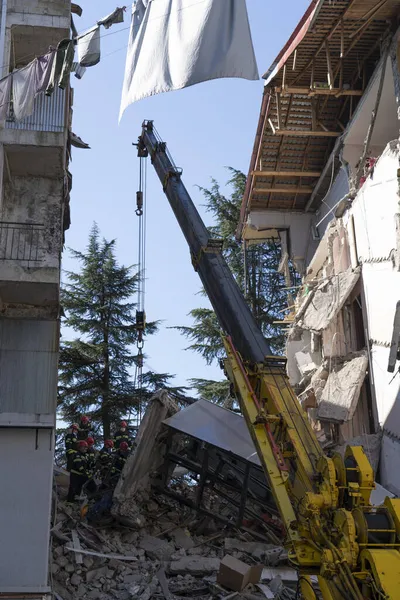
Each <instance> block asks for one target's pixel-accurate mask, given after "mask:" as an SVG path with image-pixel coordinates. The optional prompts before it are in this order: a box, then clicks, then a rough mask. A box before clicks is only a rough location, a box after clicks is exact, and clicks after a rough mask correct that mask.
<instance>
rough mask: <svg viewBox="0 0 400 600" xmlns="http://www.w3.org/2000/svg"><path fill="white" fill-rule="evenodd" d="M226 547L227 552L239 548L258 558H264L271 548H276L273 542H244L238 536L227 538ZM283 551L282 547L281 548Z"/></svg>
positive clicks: (238, 549) (239, 550) (240, 550)
mask: <svg viewBox="0 0 400 600" xmlns="http://www.w3.org/2000/svg"><path fill="white" fill-rule="evenodd" d="M224 547H225V551H226V552H232V551H234V550H237V551H238V552H246V553H247V554H251V555H252V556H253V557H254V558H256V559H257V560H262V559H263V557H264V556H265V555H266V554H267V553H268V552H270V551H271V550H276V546H274V545H273V544H263V543H261V542H243V541H242V540H237V539H236V538H225V540H224ZM279 550H280V551H282V549H281V548H279Z"/></svg>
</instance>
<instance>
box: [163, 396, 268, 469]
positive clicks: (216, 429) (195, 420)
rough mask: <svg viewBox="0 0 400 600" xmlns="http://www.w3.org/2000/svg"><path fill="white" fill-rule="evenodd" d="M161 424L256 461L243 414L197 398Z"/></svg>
mask: <svg viewBox="0 0 400 600" xmlns="http://www.w3.org/2000/svg"><path fill="white" fill-rule="evenodd" d="M164 423H165V425H168V427H172V428H173V429H176V430H178V431H181V432H182V433H186V434H187V435H190V436H192V437H194V438H196V439H198V440H201V441H203V442H207V443H208V444H212V445H213V446H217V448H221V449H222V450H225V451H226V452H231V453H232V454H235V455H236V456H239V457H240V458H244V459H245V460H248V461H249V462H252V463H254V464H256V465H259V464H260V460H259V458H258V456H257V453H256V449H255V447H254V444H253V440H252V439H251V437H250V433H249V431H248V429H247V425H246V423H245V420H244V419H243V417H241V416H240V415H237V414H235V413H234V412H232V411H230V410H226V409H225V408H221V407H220V406H217V405H216V404H212V403H211V402H207V400H198V401H197V402H195V403H194V404H192V405H191V406H188V408H185V409H184V410H181V411H180V412H178V413H176V414H175V415H173V416H172V417H170V418H169V419H166V420H165V421H164Z"/></svg>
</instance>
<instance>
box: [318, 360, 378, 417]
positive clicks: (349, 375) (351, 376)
mask: <svg viewBox="0 0 400 600" xmlns="http://www.w3.org/2000/svg"><path fill="white" fill-rule="evenodd" d="M367 367H368V356H367V354H366V353H362V354H361V355H359V356H356V357H355V358H352V359H350V360H348V361H347V362H345V363H344V365H343V366H342V367H341V368H337V369H335V370H333V371H332V372H331V373H330V374H329V376H328V379H327V381H326V385H325V387H324V389H323V392H322V395H321V400H320V403H319V406H318V411H317V417H318V419H320V420H326V421H334V422H337V423H343V422H346V421H350V420H351V419H352V418H353V416H354V413H355V411H356V408H357V403H358V398H359V396H360V390H361V386H362V384H363V383H364V379H365V375H366V372H367Z"/></svg>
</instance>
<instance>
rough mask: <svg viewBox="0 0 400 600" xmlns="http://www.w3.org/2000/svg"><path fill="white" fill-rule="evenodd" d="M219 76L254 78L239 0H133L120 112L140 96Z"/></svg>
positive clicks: (243, 8)
mask: <svg viewBox="0 0 400 600" xmlns="http://www.w3.org/2000/svg"><path fill="white" fill-rule="evenodd" d="M222 77H240V78H243V79H250V80H256V79H259V74H258V69H257V64H256V59H255V56H254V49H253V44H252V40H251V33H250V26H249V21H248V16H247V9H246V1H245V0H137V2H135V3H134V4H133V7H132V22H131V30H130V36H129V45H128V52H127V56H126V65H125V77H124V83H123V89H122V98H121V108H120V116H119V118H120V119H121V117H122V115H123V113H124V111H125V109H126V107H127V106H128V105H129V104H132V102H136V101H137V100H140V99H141V98H145V97H147V96H151V95H153V94H159V93H161V92H168V91H170V90H178V89H181V88H184V87H188V86H190V85H194V84H195V83H200V82H202V81H207V80H209V79H219V78H222Z"/></svg>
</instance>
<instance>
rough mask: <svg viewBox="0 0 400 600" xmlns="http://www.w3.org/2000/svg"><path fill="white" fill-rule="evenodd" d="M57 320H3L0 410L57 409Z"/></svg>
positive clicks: (0, 332)
mask: <svg viewBox="0 0 400 600" xmlns="http://www.w3.org/2000/svg"><path fill="white" fill-rule="evenodd" d="M58 338H59V328H58V322H57V321H28V320H22V319H21V320H15V319H3V320H1V321H0V412H1V413H29V414H32V413H36V414H38V415H40V414H52V413H54V412H55V409H56V396H57V361H58Z"/></svg>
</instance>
